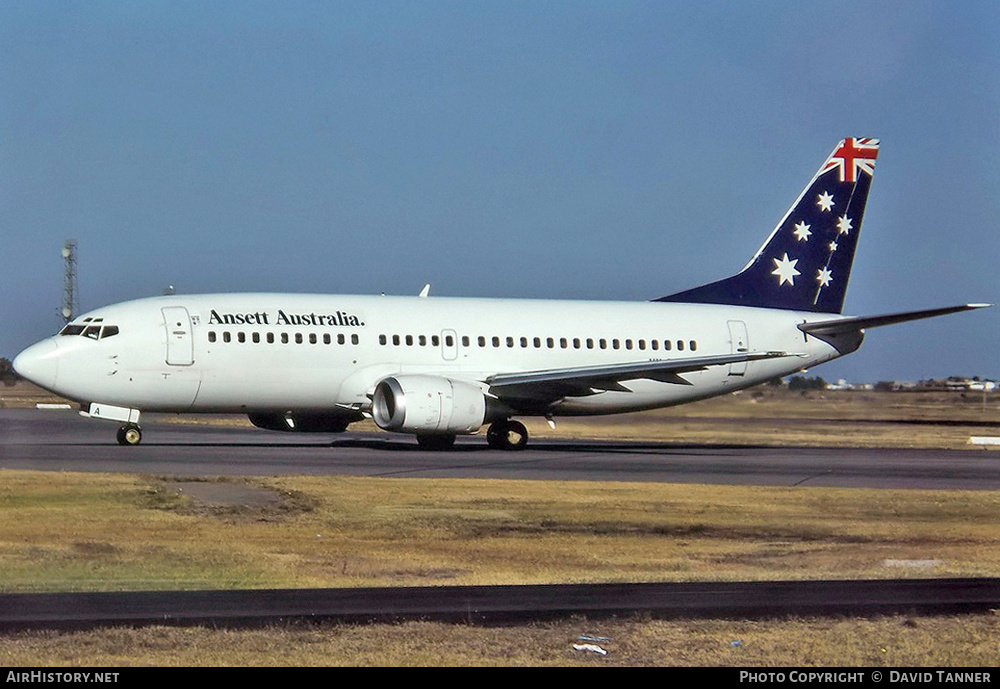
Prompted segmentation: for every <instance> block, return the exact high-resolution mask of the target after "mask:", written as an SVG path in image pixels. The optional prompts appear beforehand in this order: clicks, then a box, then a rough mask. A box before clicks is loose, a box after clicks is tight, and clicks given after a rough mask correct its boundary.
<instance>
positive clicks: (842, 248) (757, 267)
mask: <svg viewBox="0 0 1000 689" xmlns="http://www.w3.org/2000/svg"><path fill="white" fill-rule="evenodd" d="M877 156H878V140H876V139H855V138H847V139H844V140H843V141H841V142H840V143H839V144H837V146H836V148H834V149H833V153H831V154H830V156H829V157H828V158H827V159H826V161H825V162H824V163H823V165H822V166H821V167H820V169H819V172H817V173H816V175H815V176H814V177H813V178H812V181H810V182H809V184H808V185H806V188H805V189H803V191H802V193H801V194H800V195H799V198H798V199H797V200H796V201H795V203H794V204H792V207H791V208H790V209H789V210H788V212H787V213H786V214H785V217H784V218H782V220H781V222H779V223H778V225H777V227H775V228H774V231H773V232H771V235H770V236H769V237H768V238H767V241H765V242H764V245H763V246H762V247H761V248H760V249H758V250H757V253H756V254H755V255H754V257H753V258H752V259H751V260H750V262H749V263H748V264H747V265H746V266H745V267H744V268H743V270H741V271H740V272H739V273H737V274H736V275H733V276H732V277H728V278H725V279H723V280H719V281H717V282H712V283H709V284H707V285H702V286H701V287H695V288H694V289H689V290H685V291H684V292H678V293H677V294H672V295H669V296H666V297H661V298H659V299H656V300H655V301H671V302H688V303H696V304H733V305H739V306H760V307H766V308H775V309H792V310H797V311H818V312H823V313H840V312H841V310H842V309H843V306H844V296H845V295H846V293H847V281H848V278H850V275H851V264H852V263H853V262H854V250H855V249H856V248H857V244H858V235H859V234H860V231H861V220H862V217H863V216H864V212H865V202H866V201H867V200H868V189H869V187H870V186H871V181H872V174H873V173H874V171H875V158H876V157H877Z"/></svg>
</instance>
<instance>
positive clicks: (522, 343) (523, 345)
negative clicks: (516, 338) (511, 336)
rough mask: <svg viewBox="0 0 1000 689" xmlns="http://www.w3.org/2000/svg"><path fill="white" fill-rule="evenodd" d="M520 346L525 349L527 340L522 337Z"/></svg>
mask: <svg viewBox="0 0 1000 689" xmlns="http://www.w3.org/2000/svg"><path fill="white" fill-rule="evenodd" d="M521 346H522V347H527V346H528V338H526V337H522V338H521Z"/></svg>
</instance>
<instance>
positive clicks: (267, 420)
mask: <svg viewBox="0 0 1000 689" xmlns="http://www.w3.org/2000/svg"><path fill="white" fill-rule="evenodd" d="M247 418H249V419H250V423H252V424H253V425H254V426H256V427H257V428H265V429H267V430H269V431H297V432H300V433H343V432H344V431H345V430H347V425H348V424H349V423H351V422H352V421H359V420H361V419H362V418H363V417H362V416H361V415H360V414H359V415H357V416H353V415H350V414H331V413H326V412H311V413H306V412H284V413H280V412H279V413H273V412H250V413H249V414H247Z"/></svg>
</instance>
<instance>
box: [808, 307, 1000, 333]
mask: <svg viewBox="0 0 1000 689" xmlns="http://www.w3.org/2000/svg"><path fill="white" fill-rule="evenodd" d="M988 306H992V304H962V305H960V306H946V307H944V308H940V309H926V310H923V311H905V312H902V313H889V314H885V315H882V316H859V317H856V318H837V319H834V320H828V321H813V322H810V323H801V324H799V330H801V331H802V332H805V333H809V334H810V335H838V334H840V333H849V332H857V331H859V330H863V329H865V328H877V327H878V326H881V325H893V324H894V323H906V322H907V321H916V320H920V319H922V318H933V317H934V316H944V315H946V314H949V313H958V312H960V311H971V310H973V309H983V308H986V307H988Z"/></svg>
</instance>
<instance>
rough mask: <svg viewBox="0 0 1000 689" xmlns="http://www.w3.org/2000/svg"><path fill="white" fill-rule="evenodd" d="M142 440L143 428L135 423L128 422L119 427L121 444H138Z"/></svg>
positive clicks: (119, 442)
mask: <svg viewBox="0 0 1000 689" xmlns="http://www.w3.org/2000/svg"><path fill="white" fill-rule="evenodd" d="M141 442H142V429H141V428H139V427H138V426H137V425H135V424H134V423H127V424H125V425H124V426H122V427H121V428H119V429H118V444H119V445H138V444H139V443H141Z"/></svg>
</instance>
